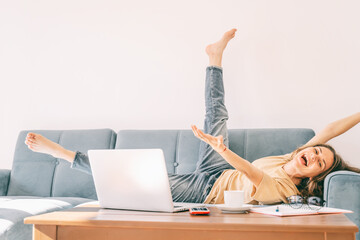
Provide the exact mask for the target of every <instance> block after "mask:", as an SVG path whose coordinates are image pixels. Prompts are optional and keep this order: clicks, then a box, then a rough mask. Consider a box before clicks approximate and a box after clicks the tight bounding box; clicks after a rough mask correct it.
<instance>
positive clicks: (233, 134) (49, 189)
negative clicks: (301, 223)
mask: <svg viewBox="0 0 360 240" xmlns="http://www.w3.org/2000/svg"><path fill="white" fill-rule="evenodd" d="M28 132H36V133H39V134H42V135H43V136H45V137H46V138H49V139H50V140H52V141H54V142H56V143H59V144H60V145H62V146H63V147H65V148H66V149H69V150H72V151H80V152H83V153H87V151H88V150H89V149H113V148H118V149H136V148H161V149H163V151H164V154H165V160H166V166H167V170H168V172H169V173H177V174H184V173H191V172H193V171H194V170H195V168H196V164H197V161H198V155H199V145H200V140H198V139H197V138H196V137H194V135H193V133H192V132H191V130H122V131H119V132H118V134H117V135H116V134H115V132H114V131H113V130H111V129H95V130H65V131H60V130H33V131H22V132H20V134H19V137H18V141H17V144H16V149H15V155H14V162H13V168H12V170H11V175H10V183H9V187H8V193H7V195H9V196H42V197H50V196H52V197H83V198H91V199H97V196H96V191H95V187H94V182H93V179H92V176H90V175H87V174H84V173H82V172H80V171H76V170H73V169H71V168H70V164H69V163H68V162H67V161H65V160H60V159H55V158H53V157H51V156H50V155H46V154H41V153H35V152H32V151H31V150H29V149H28V148H27V146H26V145H25V143H24V141H25V137H26V135H27V133H28ZM313 136H314V131H313V130H311V129H230V130H229V141H230V146H229V148H230V149H231V150H232V151H234V152H235V153H237V154H239V155H240V156H242V157H244V158H245V159H247V160H249V161H250V162H252V161H254V160H255V159H258V158H261V157H265V156H271V155H282V154H286V153H289V152H291V151H293V150H295V149H296V148H297V147H300V146H301V145H303V144H305V143H306V142H307V141H308V140H310V139H311V138H312V137H313Z"/></svg>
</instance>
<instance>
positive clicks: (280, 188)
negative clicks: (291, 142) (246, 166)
mask: <svg viewBox="0 0 360 240" xmlns="http://www.w3.org/2000/svg"><path fill="white" fill-rule="evenodd" d="M290 157H291V154H286V155H281V156H271V157H265V158H260V159H258V160H256V161H254V162H253V163H252V164H253V165H254V166H255V167H257V168H259V169H261V170H262V171H263V172H264V176H263V179H262V180H261V182H260V184H259V185H258V186H257V187H256V186H255V185H254V184H253V183H252V182H251V181H250V180H249V179H248V178H247V177H246V176H245V175H244V174H243V173H242V172H240V171H238V170H233V169H229V170H225V171H224V172H223V173H222V174H221V175H220V177H219V178H218V179H217V180H216V182H215V183H214V186H213V187H212V189H211V191H210V193H209V195H208V196H207V197H206V199H205V201H204V203H209V204H222V203H224V191H226V190H243V191H244V192H245V200H244V201H245V203H250V204H275V203H280V202H285V203H286V202H287V199H286V198H287V197H289V196H291V195H299V194H300V193H299V190H298V189H297V187H296V185H295V184H294V183H293V181H292V180H291V178H290V177H289V175H288V174H287V173H286V172H285V170H284V169H283V166H284V165H285V164H286V163H287V162H289V161H290V160H291V158H290Z"/></svg>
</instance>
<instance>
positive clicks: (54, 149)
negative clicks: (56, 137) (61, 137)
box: [25, 133, 64, 158]
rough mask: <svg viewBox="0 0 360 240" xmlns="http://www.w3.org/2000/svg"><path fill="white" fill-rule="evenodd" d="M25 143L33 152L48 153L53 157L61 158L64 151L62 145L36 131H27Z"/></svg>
mask: <svg viewBox="0 0 360 240" xmlns="http://www.w3.org/2000/svg"><path fill="white" fill-rule="evenodd" d="M25 144H26V145H27V146H28V148H29V149H31V150H32V151H34V152H39V153H46V154H50V155H51V156H53V157H55V158H61V157H62V153H63V152H64V148H63V147H62V146H60V145H59V144H57V143H55V142H53V141H51V140H49V139H47V138H46V137H44V136H42V135H40V134H36V133H28V135H27V136H26V139H25Z"/></svg>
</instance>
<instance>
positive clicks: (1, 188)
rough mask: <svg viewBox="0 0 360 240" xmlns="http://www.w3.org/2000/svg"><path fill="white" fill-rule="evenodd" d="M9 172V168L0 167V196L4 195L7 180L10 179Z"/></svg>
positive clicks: (6, 188)
mask: <svg viewBox="0 0 360 240" xmlns="http://www.w3.org/2000/svg"><path fill="white" fill-rule="evenodd" d="M10 173H11V171H10V170H9V169H0V196H6V193H7V190H8V186H9V181H10Z"/></svg>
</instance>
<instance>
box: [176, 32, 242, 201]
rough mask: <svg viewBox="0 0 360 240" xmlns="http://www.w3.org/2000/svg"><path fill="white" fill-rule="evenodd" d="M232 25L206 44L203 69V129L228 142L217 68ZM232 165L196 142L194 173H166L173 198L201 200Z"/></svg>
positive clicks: (222, 86)
mask: <svg viewBox="0 0 360 240" xmlns="http://www.w3.org/2000/svg"><path fill="white" fill-rule="evenodd" d="M235 31H236V29H232V30H230V31H228V32H226V33H225V34H224V36H223V37H222V38H221V39H220V40H219V41H218V42H216V43H214V44H211V45H209V46H207V48H206V53H207V54H208V56H209V64H210V66H209V67H208V68H207V69H206V80H205V105H206V114H205V122H204V131H205V133H207V134H211V135H214V136H219V135H222V136H223V138H224V144H225V145H226V146H228V145H229V139H228V131H227V126H226V121H227V120H228V112H227V110H226V107H225V103H224V84H223V74H222V68H221V61H222V54H223V52H224V49H225V47H226V46H227V44H228V42H229V41H230V40H231V39H232V38H233V37H234V36H235ZM229 168H232V167H231V166H230V165H229V164H228V163H227V162H226V161H225V160H224V159H223V158H222V157H221V156H220V155H219V154H218V153H217V152H215V151H214V150H213V149H212V148H211V147H210V146H209V145H208V144H206V143H205V142H202V141H201V143H200V152H199V161H198V165H197V168H196V170H195V172H194V173H191V174H183V175H175V174H169V180H170V186H171V190H172V195H173V200H174V201H177V202H203V201H204V200H205V198H206V196H207V195H208V193H209V191H210V189H211V187H212V184H213V183H214V182H215V180H216V178H217V177H218V176H219V175H220V174H221V172H222V171H223V170H225V169H229Z"/></svg>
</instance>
